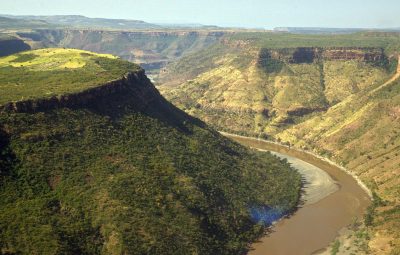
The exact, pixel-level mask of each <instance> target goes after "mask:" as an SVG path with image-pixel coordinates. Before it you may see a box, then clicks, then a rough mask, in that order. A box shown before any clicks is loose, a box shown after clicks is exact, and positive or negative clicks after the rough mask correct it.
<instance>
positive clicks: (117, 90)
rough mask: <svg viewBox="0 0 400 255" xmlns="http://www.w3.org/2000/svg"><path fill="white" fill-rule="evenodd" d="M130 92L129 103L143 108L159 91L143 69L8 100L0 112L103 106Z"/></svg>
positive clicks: (30, 111) (29, 111) (158, 95)
mask: <svg viewBox="0 0 400 255" xmlns="http://www.w3.org/2000/svg"><path fill="white" fill-rule="evenodd" d="M124 94H125V95H127V94H129V95H130V101H131V102H130V105H131V106H133V107H135V109H137V110H138V111H141V110H143V109H145V108H146V107H147V106H148V105H149V104H150V103H151V102H152V101H153V100H156V99H157V98H161V96H160V94H159V93H158V91H157V90H156V88H155V87H154V85H153V84H152V83H151V82H150V80H149V79H148V78H147V76H146V75H145V72H144V70H141V71H138V72H131V73H128V74H127V75H125V76H124V77H122V78H121V79H119V80H114V81H110V82H108V83H106V84H104V85H101V86H98V87H95V88H90V89H87V90H84V91H82V92H79V93H74V94H66V95H60V96H53V97H51V98H42V99H31V100H24V101H18V102H9V103H7V104H5V105H3V106H0V112H8V113H35V112H44V111H49V110H52V109H58V108H82V107H89V108H91V107H95V106H96V107H98V106H99V105H103V106H107V105H108V104H109V103H110V102H109V101H110V98H112V97H113V96H115V95H124Z"/></svg>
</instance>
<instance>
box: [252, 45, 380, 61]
mask: <svg viewBox="0 0 400 255" xmlns="http://www.w3.org/2000/svg"><path fill="white" fill-rule="evenodd" d="M271 59H272V60H278V61H283V62H287V63H291V64H301V63H313V62H315V61H317V60H357V61H362V62H368V63H374V64H379V63H380V62H382V61H384V60H385V59H386V57H385V54H384V51H383V49H381V48H355V47H354V48H353V47H343V48H340V47H335V48H313V47H298V48H283V49H266V48H263V49H261V50H260V53H259V62H262V61H265V60H271Z"/></svg>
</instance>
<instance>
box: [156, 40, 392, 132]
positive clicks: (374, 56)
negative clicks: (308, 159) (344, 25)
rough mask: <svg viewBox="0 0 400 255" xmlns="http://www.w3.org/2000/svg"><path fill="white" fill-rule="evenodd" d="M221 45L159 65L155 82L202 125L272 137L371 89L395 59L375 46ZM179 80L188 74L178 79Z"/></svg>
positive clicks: (390, 69)
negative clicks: (160, 71)
mask: <svg viewBox="0 0 400 255" xmlns="http://www.w3.org/2000/svg"><path fill="white" fill-rule="evenodd" d="M227 46H228V47H229V46H230V48H228V49H227V48H226V46H225V48H224V47H223V46H214V47H213V48H209V49H207V50H204V51H202V52H198V53H196V54H194V55H190V56H188V57H186V58H182V60H180V61H178V63H176V64H174V65H171V66H170V67H167V71H166V72H165V74H164V75H163V76H162V77H161V82H162V83H163V85H162V86H160V87H159V88H160V90H161V91H162V92H163V93H164V95H165V96H166V97H167V98H168V99H169V100H171V101H172V102H173V103H174V104H176V105H177V106H178V107H180V108H181V109H184V110H186V111H187V112H189V113H191V114H193V115H195V116H197V117H199V118H201V119H203V120H205V121H206V122H208V123H209V124H212V125H214V126H215V127H217V128H219V129H224V130H227V131H231V132H236V133H247V134H251V135H264V136H266V135H274V134H276V133H277V132H279V131H280V130H283V129H285V128H287V127H288V126H290V125H293V124H294V123H298V122H301V121H303V120H304V118H308V116H309V115H312V114H315V113H318V112H321V111H325V110H326V109H328V108H330V107H332V106H334V105H336V104H337V103H339V102H341V101H342V100H344V99H345V98H346V97H347V96H349V95H352V94H355V93H357V92H358V91H361V90H364V89H369V88H373V87H376V86H378V85H379V84H381V83H383V82H384V81H385V80H386V79H388V77H389V76H390V75H391V74H392V73H393V72H394V69H395V66H396V64H397V60H396V59H395V58H390V57H389V56H387V55H386V54H385V53H384V52H383V49H381V48H354V47H329V48H320V47H296V48H280V49H274V48H258V47H250V46H243V45H240V46H236V45H235V46H231V45H229V44H228V45H227ZM202 53H204V55H202ZM199 55H202V57H199ZM198 62H201V64H199V65H197V64H196V63H198ZM190 63H193V65H190ZM203 66H205V67H203ZM181 73H182V74H181ZM175 74H176V75H175ZM185 78H186V79H189V80H188V81H186V82H183V83H181V84H179V82H182V81H185ZM178 84H179V85H178Z"/></svg>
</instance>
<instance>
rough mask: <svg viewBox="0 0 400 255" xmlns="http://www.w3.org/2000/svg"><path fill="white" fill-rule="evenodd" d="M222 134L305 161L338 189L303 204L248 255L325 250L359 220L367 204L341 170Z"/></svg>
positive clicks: (297, 153) (354, 182)
mask: <svg viewBox="0 0 400 255" xmlns="http://www.w3.org/2000/svg"><path fill="white" fill-rule="evenodd" d="M221 133H222V134H223V135H225V136H227V137H230V138H231V139H234V140H236V141H237V142H239V143H241V144H243V145H246V146H249V147H253V148H256V149H261V150H268V151H275V152H278V153H281V154H286V155H289V156H291V157H295V158H297V159H300V160H303V161H305V162H308V163H309V164H311V165H313V166H315V167H318V168H320V169H322V170H324V171H325V172H326V173H327V174H329V176H330V177H331V178H332V179H333V180H334V181H335V182H336V183H337V184H338V185H339V186H340V189H338V190H337V191H336V192H333V193H331V194H328V195H327V196H325V197H324V198H322V199H321V200H319V201H317V202H315V203H312V204H305V205H303V207H301V208H300V209H299V210H298V211H296V212H295V213H294V214H293V215H292V216H291V217H289V218H285V219H282V220H281V221H279V222H277V224H276V225H274V226H273V227H272V232H271V233H269V234H268V235H267V236H265V237H263V238H261V239H260V240H259V242H256V243H254V244H253V245H252V249H251V251H250V252H249V255H268V254H271V255H280V254H282V255H290V254H296V255H302V254H304V255H307V254H313V253H316V252H318V251H321V250H324V249H326V247H328V246H329V245H330V244H331V242H332V241H334V240H335V238H336V237H337V236H338V235H339V231H340V230H342V229H343V228H345V227H347V226H349V225H351V224H352V223H353V222H354V221H355V219H360V218H361V217H362V216H363V214H364V212H365V210H366V208H367V207H368V206H369V205H370V202H371V200H370V197H369V194H368V193H367V192H366V190H365V188H366V187H363V185H361V184H360V182H359V181H357V180H355V179H354V177H353V175H351V174H349V173H348V171H344V170H343V168H342V167H340V166H338V165H336V164H331V162H330V161H329V160H326V159H324V158H322V157H320V156H318V155H313V154H311V153H309V152H306V151H301V150H298V149H292V148H289V147H288V146H282V145H280V144H278V143H273V142H269V141H263V140H260V139H256V138H248V137H244V136H239V135H230V134H227V133H223V132H221Z"/></svg>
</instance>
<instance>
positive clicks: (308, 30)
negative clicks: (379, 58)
mask: <svg viewBox="0 0 400 255" xmlns="http://www.w3.org/2000/svg"><path fill="white" fill-rule="evenodd" d="M274 31H275V32H287V33H293V34H351V33H356V32H365V31H377V32H379V31H380V32H399V31H400V28H379V29H378V28H329V27H276V28H274Z"/></svg>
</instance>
